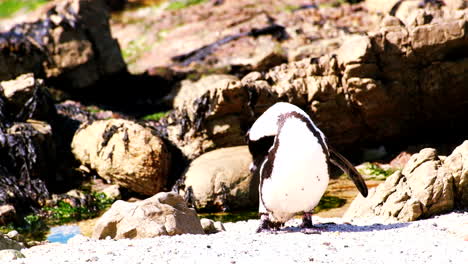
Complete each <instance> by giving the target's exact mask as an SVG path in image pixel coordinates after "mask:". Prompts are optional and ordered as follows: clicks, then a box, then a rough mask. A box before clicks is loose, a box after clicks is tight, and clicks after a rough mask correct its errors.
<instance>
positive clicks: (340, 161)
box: [328, 147, 368, 197]
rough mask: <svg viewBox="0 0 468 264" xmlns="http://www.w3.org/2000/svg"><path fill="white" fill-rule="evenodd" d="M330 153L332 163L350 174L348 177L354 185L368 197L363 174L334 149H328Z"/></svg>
mask: <svg viewBox="0 0 468 264" xmlns="http://www.w3.org/2000/svg"><path fill="white" fill-rule="evenodd" d="M328 150H329V151H330V162H331V163H333V164H335V165H336V166H337V167H338V168H340V169H341V170H342V171H343V172H345V173H346V174H348V176H349V177H350V178H351V180H353V182H354V184H355V185H356V187H357V188H358V190H359V192H360V193H361V194H362V196H364V197H367V193H368V191H367V185H366V183H365V182H364V179H363V178H362V176H361V174H360V173H359V172H358V171H357V170H356V168H354V166H353V164H351V162H349V161H348V160H347V159H346V158H345V157H343V156H342V155H341V154H340V153H338V152H337V151H336V150H334V149H332V148H330V147H329V148H328Z"/></svg>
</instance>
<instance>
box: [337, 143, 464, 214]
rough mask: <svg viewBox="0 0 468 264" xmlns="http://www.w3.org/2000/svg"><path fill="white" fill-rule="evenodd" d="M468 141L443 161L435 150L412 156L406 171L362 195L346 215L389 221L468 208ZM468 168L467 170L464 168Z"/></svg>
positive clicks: (398, 173)
mask: <svg viewBox="0 0 468 264" xmlns="http://www.w3.org/2000/svg"><path fill="white" fill-rule="evenodd" d="M467 166H468V141H465V142H464V143H463V144H462V145H461V146H459V147H457V148H456V149H455V150H454V151H453V152H452V154H451V155H450V156H448V157H447V158H446V159H445V160H441V159H440V158H439V157H438V156H437V152H436V150H435V149H430V148H427V149H423V150H421V151H420V152H419V153H418V154H415V155H413V156H412V157H411V159H410V160H409V161H408V163H407V164H406V165H405V167H404V168H403V170H402V171H397V172H395V173H394V174H393V175H391V176H390V177H388V178H387V180H386V181H385V182H384V183H382V184H380V185H379V186H377V187H376V188H373V189H371V190H370V192H369V196H368V197H367V198H363V197H362V196H358V197H357V198H356V199H355V200H354V201H353V203H352V204H351V206H350V207H349V209H348V211H347V212H346V213H345V215H344V217H345V218H347V219H353V218H359V217H376V216H377V217H378V218H382V219H384V220H387V221H403V222H407V221H413V220H417V219H422V218H428V217H430V216H433V215H437V214H440V213H444V212H449V211H451V210H453V209H454V208H467V207H468V199H467V198H468V196H467V195H466V193H467V192H468V170H466V167H467ZM464 168H465V169H464Z"/></svg>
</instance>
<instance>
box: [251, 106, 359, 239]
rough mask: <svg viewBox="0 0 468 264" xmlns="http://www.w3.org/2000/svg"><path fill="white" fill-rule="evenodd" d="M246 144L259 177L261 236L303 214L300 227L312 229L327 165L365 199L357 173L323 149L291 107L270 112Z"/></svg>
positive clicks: (307, 123)
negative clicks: (347, 179)
mask: <svg viewBox="0 0 468 264" xmlns="http://www.w3.org/2000/svg"><path fill="white" fill-rule="evenodd" d="M247 142H248V145H249V150H250V153H251V154H252V157H253V163H252V165H251V170H252V171H254V172H257V173H259V175H260V186H259V194H260V206H259V212H260V213H261V214H263V216H262V223H261V226H260V228H259V231H260V230H262V229H270V228H275V229H276V228H278V227H280V226H281V225H282V224H283V223H285V222H286V221H288V220H289V219H291V218H292V217H293V216H294V215H296V214H298V213H304V218H303V226H304V227H312V222H311V218H310V217H311V213H312V211H313V209H314V208H315V206H317V204H318V203H319V201H320V199H321V197H322V196H323V194H324V193H325V190H326V188H327V186H328V181H329V174H330V173H329V170H330V163H333V164H335V165H336V166H338V167H339V168H341V169H342V170H343V171H344V172H346V173H347V174H348V175H349V176H350V178H351V179H352V180H353V182H354V183H355V184H356V186H357V188H358V189H359V191H360V192H361V194H362V195H363V196H367V186H366V184H365V182H364V180H363V179H362V177H361V175H360V174H359V172H357V170H356V169H355V168H354V167H353V166H352V164H351V163H350V162H349V161H348V160H346V158H344V157H343V156H341V155H340V154H339V153H337V152H336V151H334V150H333V149H331V148H330V147H329V146H328V145H327V141H326V137H325V135H324V134H323V133H322V132H321V131H320V130H319V129H318V128H317V127H316V126H315V124H314V123H313V122H312V120H311V119H310V117H309V116H308V115H307V114H306V113H305V112H304V111H303V110H301V109H300V108H299V107H297V106H295V105H292V104H289V103H276V104H275V105H273V106H272V107H270V108H269V109H268V110H267V111H265V112H264V113H263V114H262V115H261V116H260V117H259V118H258V119H257V120H256V121H255V123H254V124H253V125H252V127H251V128H250V130H249V132H248V133H247Z"/></svg>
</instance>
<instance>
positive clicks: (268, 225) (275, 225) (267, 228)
mask: <svg viewBox="0 0 468 264" xmlns="http://www.w3.org/2000/svg"><path fill="white" fill-rule="evenodd" d="M282 226H283V223H279V222H273V221H271V220H270V218H269V217H268V214H262V215H261V217H260V226H258V228H257V231H256V232H257V233H260V232H272V231H278V230H279V229H280V228H281V227H282Z"/></svg>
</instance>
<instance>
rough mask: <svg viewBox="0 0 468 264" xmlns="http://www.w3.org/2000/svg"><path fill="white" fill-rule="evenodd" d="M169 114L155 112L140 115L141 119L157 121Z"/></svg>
mask: <svg viewBox="0 0 468 264" xmlns="http://www.w3.org/2000/svg"><path fill="white" fill-rule="evenodd" d="M168 115H169V112H157V113H154V114H149V115H146V116H144V117H142V118H141V119H142V120H153V121H158V120H159V119H161V118H163V117H166V116H168Z"/></svg>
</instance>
